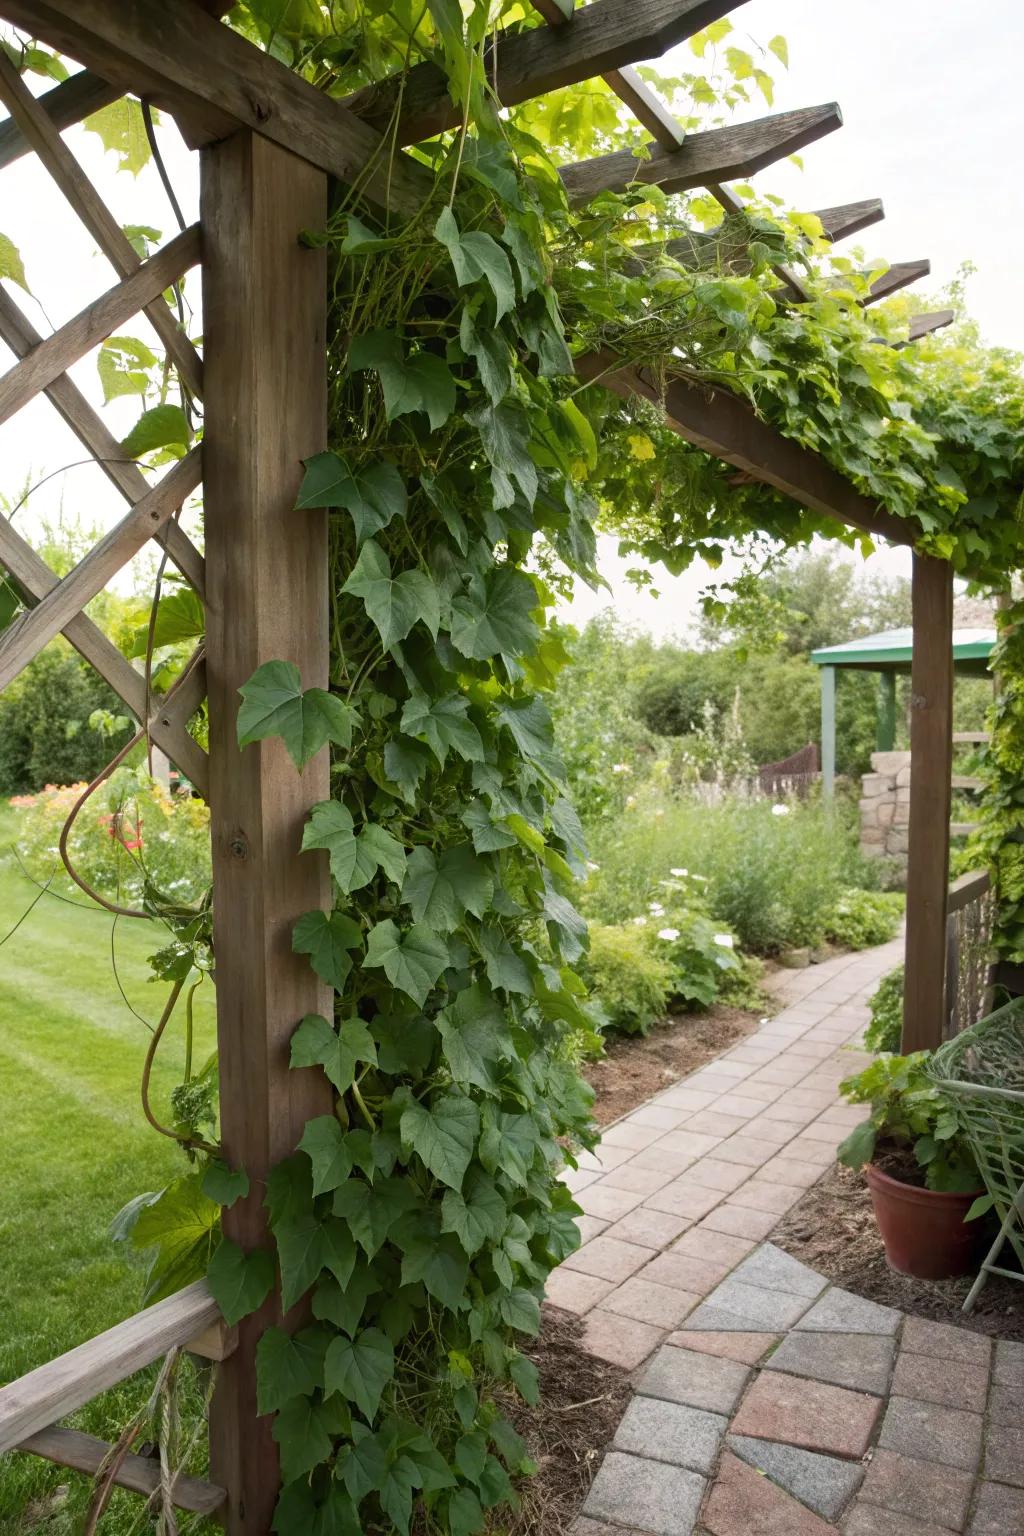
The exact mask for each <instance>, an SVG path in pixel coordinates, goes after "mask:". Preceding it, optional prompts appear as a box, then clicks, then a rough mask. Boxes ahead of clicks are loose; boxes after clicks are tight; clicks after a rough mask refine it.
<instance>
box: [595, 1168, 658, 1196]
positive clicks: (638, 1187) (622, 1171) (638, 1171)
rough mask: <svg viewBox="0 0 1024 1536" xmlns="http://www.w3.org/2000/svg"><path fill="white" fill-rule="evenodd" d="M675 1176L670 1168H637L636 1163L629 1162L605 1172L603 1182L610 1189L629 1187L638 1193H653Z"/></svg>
mask: <svg viewBox="0 0 1024 1536" xmlns="http://www.w3.org/2000/svg"><path fill="white" fill-rule="evenodd" d="M675 1177H676V1174H675V1171H674V1170H671V1169H664V1168H638V1167H637V1165H636V1163H633V1162H629V1163H623V1165H622V1167H621V1168H613V1169H612V1171H611V1173H606V1174H605V1176H604V1182H605V1184H608V1185H610V1186H611V1187H612V1189H631V1190H633V1191H634V1192H635V1193H636V1194H638V1195H654V1194H657V1192H658V1190H659V1189H664V1187H665V1185H666V1184H669V1183H671V1181H672V1179H673V1178H675Z"/></svg>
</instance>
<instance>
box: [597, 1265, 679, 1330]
mask: <svg viewBox="0 0 1024 1536" xmlns="http://www.w3.org/2000/svg"><path fill="white" fill-rule="evenodd" d="M646 1274H647V1271H646V1270H645V1271H644V1274H643V1276H640V1275H634V1276H633V1278H632V1279H631V1280H627V1281H626V1282H625V1284H624V1285H620V1286H619V1287H618V1289H617V1290H614V1291H612V1293H611V1295H610V1296H606V1297H605V1299H604V1301H603V1302H602V1303H601V1307H602V1310H603V1311H605V1312H617V1313H618V1314H619V1316H620V1317H633V1318H636V1320H637V1321H638V1322H641V1323H650V1324H651V1326H652V1327H654V1328H660V1329H662V1330H667V1329H670V1328H678V1327H679V1326H680V1324H681V1323H682V1321H683V1319H684V1318H685V1317H687V1316H688V1315H689V1314H690V1313H691V1312H692V1311H693V1309H694V1307H696V1306H699V1304H700V1297H699V1296H694V1295H692V1294H691V1293H690V1292H689V1291H681V1290H674V1289H672V1287H671V1286H667V1285H658V1284H657V1283H656V1282H654V1281H652V1280H648V1279H647V1278H646Z"/></svg>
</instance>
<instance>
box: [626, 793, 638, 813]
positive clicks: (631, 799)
mask: <svg viewBox="0 0 1024 1536" xmlns="http://www.w3.org/2000/svg"><path fill="white" fill-rule="evenodd" d="M635 805H636V795H627V796H626V810H627V811H631V810H632V809H633V807H634V806H635Z"/></svg>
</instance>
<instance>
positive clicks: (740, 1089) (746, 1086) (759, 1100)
mask: <svg viewBox="0 0 1024 1536" xmlns="http://www.w3.org/2000/svg"><path fill="white" fill-rule="evenodd" d="M780 1092H781V1089H780V1088H779V1087H778V1085H777V1084H776V1083H762V1082H760V1081H759V1079H758V1078H757V1076H756V1074H755V1076H754V1077H747V1078H744V1080H743V1082H742V1083H737V1084H736V1087H735V1088H733V1089H732V1090H731V1091H730V1095H729V1096H730V1098H737V1099H753V1101H754V1103H755V1104H774V1102H775V1100H776V1099H777V1098H778V1097H779V1094H780Z"/></svg>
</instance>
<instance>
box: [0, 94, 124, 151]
mask: <svg viewBox="0 0 1024 1536" xmlns="http://www.w3.org/2000/svg"><path fill="white" fill-rule="evenodd" d="M121 94H122V93H121V91H120V90H119V89H118V88H117V86H114V85H110V84H108V82H107V81H106V80H101V79H100V77H99V75H94V74H92V73H91V72H90V71H89V70H87V69H82V70H79V72H78V74H77V75H69V76H68V78H67V79H66V80H62V81H61V83H60V85H55V86H54V88H53V90H52V91H47V92H46V94H45V95H44V96H38V97H37V98H36V100H37V101H38V102H39V105H40V106H41V107H42V109H43V111H44V112H45V113H46V115H47V117H48V118H49V119H50V121H51V123H52V124H53V126H54V127H55V128H56V130H57V132H58V133H63V131H64V129H65V128H71V127H73V125H74V124H75V123H80V122H81V121H82V119H83V117H88V116H89V114H90V113H91V112H99V111H100V109H101V108H103V107H109V106H110V104H111V102H112V101H116V100H117V99H118V97H119V96H120V95H121ZM31 150H32V146H31V144H30V143H29V142H28V140H27V139H26V137H25V135H24V134H23V133H22V131H21V129H20V128H19V127H18V124H17V123H16V122H15V120H14V118H13V117H9V118H8V119H7V121H6V122H5V123H0V171H2V170H3V169H4V167H5V166H7V165H13V164H14V162H15V160H20V159H21V157H22V155H27V154H29V153H31Z"/></svg>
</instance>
